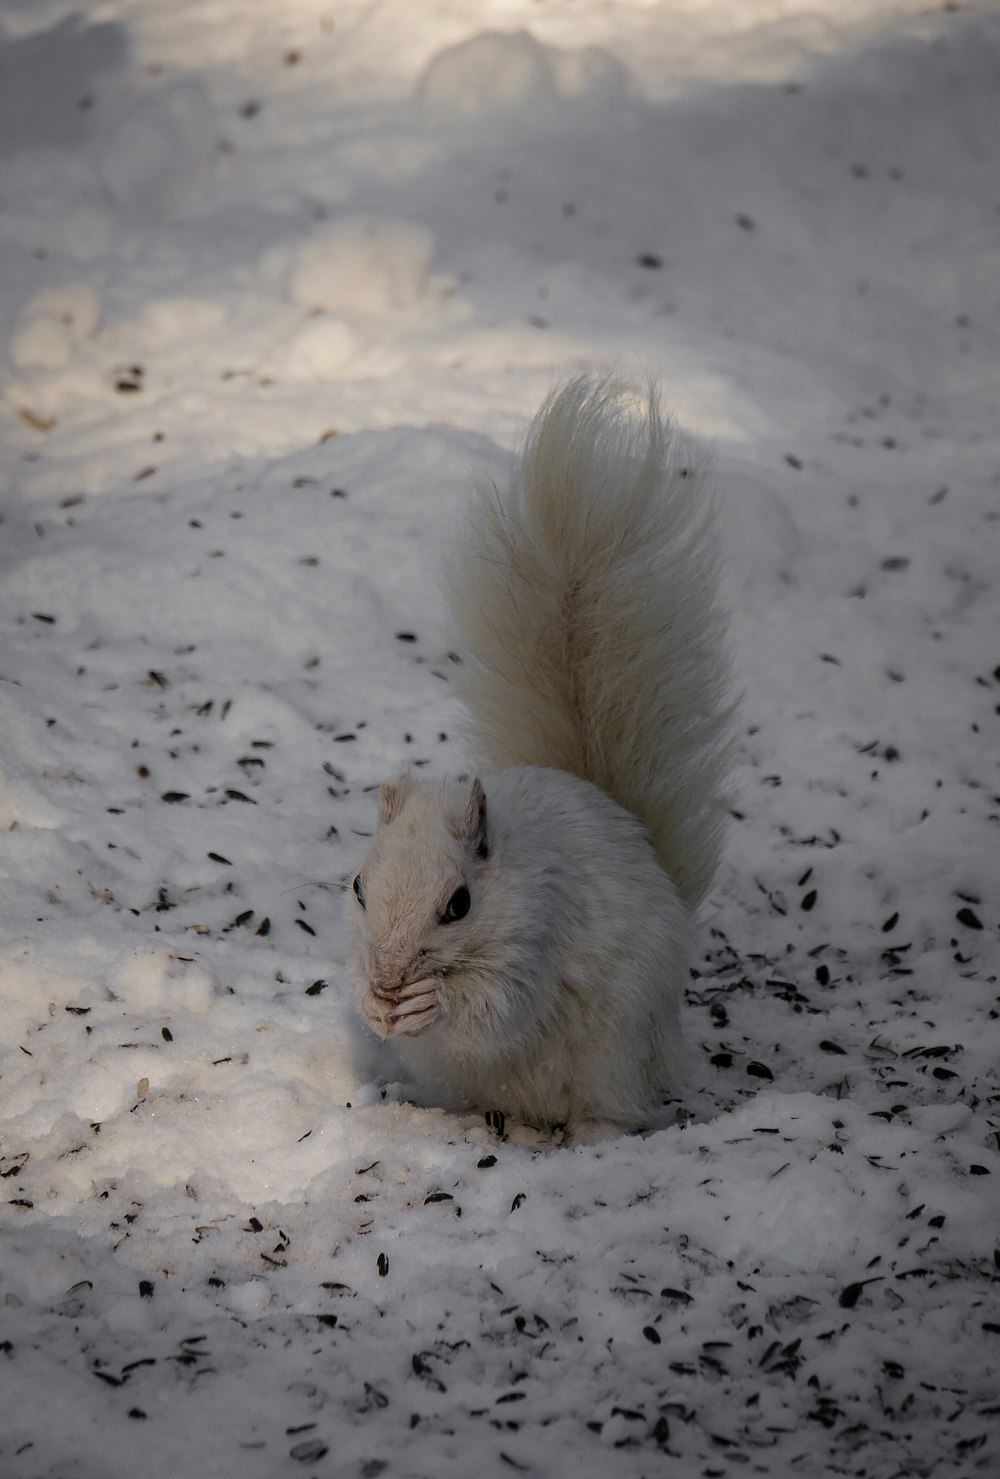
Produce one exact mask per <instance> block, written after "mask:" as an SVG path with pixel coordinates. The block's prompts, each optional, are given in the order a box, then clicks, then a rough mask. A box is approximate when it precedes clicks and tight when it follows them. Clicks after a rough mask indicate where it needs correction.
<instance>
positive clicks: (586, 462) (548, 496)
mask: <svg viewBox="0 0 1000 1479" xmlns="http://www.w3.org/2000/svg"><path fill="white" fill-rule="evenodd" d="M712 523H713V510H712V504H711V499H710V498H709V497H708V495H707V493H706V490H705V488H704V486H703V481H702V477H701V475H700V469H699V467H698V461H697V458H696V457H695V456H694V455H693V453H692V452H691V449H689V448H685V447H684V446H683V444H682V442H681V441H680V439H679V438H678V436H677V434H676V432H675V431H673V430H672V428H671V427H670V426H669V425H668V424H667V423H665V421H664V419H663V417H662V415H661V413H660V409H659V402H658V398H657V394H656V390H655V388H654V387H653V386H652V385H650V386H649V387H648V391H647V399H646V405H645V408H644V412H641V413H637V412H636V410H635V409H634V398H632V400H631V402H630V397H629V392H628V388H627V387H626V386H624V385H623V384H621V383H619V382H617V381H613V380H600V379H595V378H592V377H591V376H588V375H582V376H579V377H578V378H576V379H574V380H571V381H569V383H568V384H566V385H565V386H563V387H562V388H561V389H559V390H557V391H556V392H555V393H554V394H553V395H552V396H550V397H549V399H548V401H547V402H546V403H545V405H544V406H543V407H542V409H541V411H540V412H539V413H538V415H537V416H536V418H535V420H534V421H533V422H532V424H531V426H530V428H529V430H528V433H527V438H526V441H525V445H524V449H523V453H522V456H521V461H520V464H519V467H518V469H517V472H516V473H515V476H514V480H513V482H512V485H511V487H510V489H509V491H508V493H507V494H506V496H503V495H501V494H498V493H497V492H496V490H495V489H491V490H490V491H489V492H484V493H483V494H481V495H480V498H479V501H478V503H477V505H476V508H475V510H474V515H473V519H472V520H471V524H470V528H469V532H468V534H467V535H466V537H465V540H464V543H463V545H462V547H461V548H460V551H459V555H458V558H457V560H456V561H455V564H454V566H453V577H452V581H451V590H450V596H451V606H452V611H453V613H454V615H455V618H456V620H457V622H458V626H459V629H460V632H461V633H462V635H463V637H464V642H463V644H462V648H461V652H460V655H461V658H462V663H461V666H460V667H459V668H458V670H457V687H458V690H459V693H460V695H461V697H462V698H463V700H464V702H465V704H466V707H467V708H468V710H469V713H470V716H471V721H472V732H473V737H474V739H475V741H476V742H477V745H478V749H479V752H480V753H481V754H482V755H483V757H484V759H485V760H486V761H488V763H490V764H491V765H494V766H496V767H497V768H498V769H499V768H503V767H505V766H509V765H544V766H553V767H555V768H557V769H559V770H567V771H570V772H571V773H572V774H574V775H577V776H581V777H583V778H584V779H585V780H588V781H592V782H593V783H594V784H595V785H597V786H600V787H601V789H602V790H604V791H606V792H608V794H609V795H611V796H612V797H614V799H615V800H616V801H618V802H619V804H620V805H622V806H624V807H626V808H627V810H629V811H630V812H632V813H633V814H634V815H635V816H637V817H639V818H640V819H641V820H642V821H643V822H644V823H645V825H646V828H647V830H648V833H649V836H650V839H651V841H652V843H653V846H654V847H655V849H656V852H657V854H658V856H659V858H660V861H661V863H662V864H663V866H664V868H665V869H666V871H667V873H668V874H669V875H670V877H671V878H672V879H673V880H674V883H675V884H676V886H677V888H678V890H679V892H680V894H681V897H682V898H683V899H684V900H685V901H686V902H687V903H688V904H689V905H690V906H691V907H696V906H697V904H698V903H700V902H701V900H702V898H703V897H704V895H705V893H706V892H707V890H708V888H709V886H710V884H711V881H712V878H713V875H714V873H715V870H716V866H717V863H718V857H719V850H720V843H721V830H722V822H723V817H724V813H725V810H726V802H727V800H728V794H727V783H728V774H729V762H730V750H731V740H730V721H731V715H732V707H733V706H732V701H731V696H730V688H729V676H730V675H729V662H728V655H727V649H726V640H725V620H724V617H723V613H722V610H721V607H720V605H719V601H718V596H717V571H716V544H715V538H714V530H713V527H712Z"/></svg>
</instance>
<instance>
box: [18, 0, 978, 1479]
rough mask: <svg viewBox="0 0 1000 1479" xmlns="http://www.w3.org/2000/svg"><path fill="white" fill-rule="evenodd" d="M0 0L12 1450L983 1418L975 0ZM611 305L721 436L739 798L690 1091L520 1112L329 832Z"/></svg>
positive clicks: (103, 1466) (439, 653)
mask: <svg viewBox="0 0 1000 1479" xmlns="http://www.w3.org/2000/svg"><path fill="white" fill-rule="evenodd" d="M0 21H2V30H0V240H2V243H3V261H4V268H3V275H2V278H0V322H2V325H3V329H4V341H5V345H6V357H5V363H4V366H3V386H2V393H3V409H2V412H0V414H2V417H3V423H4V433H5V434H4V445H3V450H2V453H0V455H2V458H3V493H2V513H3V526H2V531H0V533H2V545H0V621H2V623H3V632H4V640H3V647H2V651H0V706H2V725H3V728H2V742H0V772H2V775H0V828H2V836H3V838H4V846H3V850H2V854H0V859H2V869H3V880H4V887H3V903H2V906H0V907H2V927H0V959H2V975H0V999H2V1003H3V1022H4V1031H3V1034H2V1039H3V1041H2V1045H0V1089H2V1118H0V1137H2V1138H0V1177H2V1188H3V1195H2V1201H0V1207H2V1211H0V1223H2V1232H0V1237H2V1242H0V1295H2V1319H0V1367H2V1372H3V1382H2V1388H0V1390H2V1393H3V1395H2V1401H0V1410H2V1417H0V1473H2V1475H3V1479H123V1476H125V1475H126V1474H128V1475H131V1474H134V1473H136V1472H141V1473H142V1474H143V1475H144V1476H146V1479H161V1476H167V1475H170V1476H174V1475H176V1474H190V1475H198V1476H223V1479H228V1476H230V1475H232V1476H237V1475H238V1476H247V1479H258V1476H259V1479H274V1476H276V1475H284V1474H290V1475H291V1474H295V1475H297V1474H302V1475H304V1476H306V1475H308V1476H313V1475H315V1476H317V1479H322V1476H327V1475H330V1476H336V1479H340V1476H345V1479H347V1476H350V1479H353V1476H369V1479H371V1476H376V1475H383V1474H384V1475H385V1476H386V1479H430V1476H434V1479H450V1476H454V1479H468V1476H470V1475H473V1474H481V1475H484V1476H492V1475H494V1474H497V1475H500V1474H506V1473H507V1472H513V1473H525V1474H533V1475H538V1476H554V1479H560V1476H563V1475H571V1476H573V1479H578V1476H581V1475H585V1476H588V1479H591V1476H592V1479H605V1476H619V1475H621V1476H628V1479H635V1476H647V1475H655V1474H661V1473H670V1474H676V1475H679V1476H683V1479H688V1476H702V1475H704V1476H726V1475H739V1474H744V1473H759V1474H769V1475H773V1476H775V1479H786V1476H791V1475H803V1476H813V1475H820V1474H822V1475H827V1474H850V1475H859V1476H860V1475H864V1476H867V1479H889V1476H893V1475H906V1476H911V1475H920V1476H923V1475H934V1476H938V1475H942V1476H943V1475H962V1476H965V1475H976V1474H983V1475H994V1474H996V1473H997V1472H998V1466H1000V1396H998V1390H1000V1293H998V1279H1000V1252H998V1251H997V1250H998V1245H1000V1203H998V1194H997V1193H998V1188H1000V1160H998V1156H997V1150H998V1144H1000V1085H998V1082H997V1063H998V1059H1000V1053H998V1042H1000V1020H998V1013H1000V986H998V974H1000V969H998V967H1000V960H998V949H997V934H998V926H1000V887H998V885H1000V862H998V857H1000V853H998V824H1000V772H998V764H997V756H998V745H997V729H998V724H1000V624H998V617H1000V602H998V594H997V590H998V582H997V569H998V561H1000V538H998V535H1000V471H998V469H1000V433H998V426H997V397H998V393H1000V372H998V365H1000V255H998V248H1000V241H998V234H1000V170H998V165H1000V91H998V89H997V85H996V84H997V76H998V64H1000V12H998V10H997V8H996V6H994V5H988V4H983V3H979V4H976V3H970V4H965V3H963V5H962V7H961V8H960V9H959V7H957V6H954V5H948V6H945V7H943V8H938V9H935V8H934V7H933V6H928V5H926V4H924V3H917V0H897V3H894V4H892V5H888V4H885V3H882V0H815V3H812V4H807V3H806V0H770V3H768V0H716V3H713V4H707V3H697V0H660V3H657V0H617V3H615V0H552V3H549V4H546V5H545V6H544V7H543V6H540V5H535V4H531V3H529V0H489V3H485V0H422V3H420V4H413V3H412V0H383V3H381V4H379V3H368V0H365V3H362V0H292V3H291V4H288V5H285V6H278V7H276V6H274V5H272V4H270V3H267V0H179V3H171V4H162V3H160V0H105V3H100V4H98V3H91V4H89V5H84V6H82V7H81V8H79V9H78V10H77V11H76V12H75V13H74V12H73V9H72V7H71V6H70V5H67V4H63V3H62V0H7V3H5V4H4V5H3V7H2V12H0ZM529 26H530V37H529V36H528V35H526V34H525V32H524V31H523V29H522V28H525V27H529ZM491 29H493V30H498V31H502V32H503V33H505V37H506V39H504V40H500V39H497V38H496V37H493V38H492V39H491V38H487V39H479V40H474V39H473V38H475V37H477V35H478V36H480V37H482V33H486V32H488V31H490V30H491ZM532 38H533V39H532ZM467 42H469V43H471V44H469V45H463V43H467ZM456 48H457V49H456ZM591 363H598V364H606V363H618V364H623V365H624V366H625V367H626V368H629V367H630V366H649V367H651V368H653V369H654V370H655V371H656V372H657V373H658V374H659V375H660V376H661V377H662V379H663V382H664V386H665V393H666V397H667V400H668V401H669V403H670V404H671V406H672V407H673V409H674V411H675V413H676V415H677V416H678V418H679V419H680V420H682V421H683V422H684V423H685V424H686V425H687V426H688V427H689V428H690V429H691V430H692V431H693V432H694V433H696V434H697V435H699V436H701V437H702V438H703V439H705V440H706V441H708V442H710V443H711V444H712V445H713V447H714V460H715V467H716V476H717V481H718V484H719V489H720V495H721V500H722V504H723V516H724V524H725V536H726V540H727V543H728V545H729V548H730V553H731V584H732V597H733V601H734V604H735V608H736V612H737V631H738V646H739V662H740V670H741V675H742V677H743V680H744V681H745V685H746V703H745V709H744V732H745V733H744V743H743V746H742V763H741V791H742V795H741V799H740V804H739V814H738V817H737V818H736V819H734V822H733V827H732V834H731V839H730V848H729V857H728V862H727V866H726V868H725V871H724V875H723V877H722V878H721V880H720V884H719V887H718V889H717V890H716V894H715V896H714V899H713V902H712V905H711V907H710V909H709V910H708V911H707V912H706V917H705V921H704V929H703V933H702V939H701V945H700V952H699V959H698V961H697V970H696V974H695V976H694V977H693V979H692V982H691V991H690V996H689V1003H688V1008H687V1013H686V1026H687V1032H688V1036H689V1039H690V1045H691V1054H692V1061H693V1065H694V1066H693V1076H694V1081H695V1089H694V1091H693V1093H692V1096H691V1101H690V1104H689V1108H690V1110H691V1111H692V1113H693V1115H694V1118H693V1121H692V1122H691V1123H690V1124H688V1125H687V1126H686V1127H685V1128H678V1127H677V1126H676V1125H675V1126H669V1125H666V1122H665V1126H666V1127H664V1128H661V1129H660V1130H659V1131H658V1132H656V1133H653V1134H651V1135H649V1136H648V1137H645V1138H633V1139H627V1140H623V1141H620V1142H617V1143H611V1144H608V1145H604V1146H601V1147H599V1148H595V1149H589V1150H580V1151H551V1150H532V1149H530V1148H525V1147H523V1146H520V1145H517V1144H513V1143H511V1142H509V1141H506V1142H501V1141H498V1140H497V1138H496V1136H495V1135H494V1134H492V1133H491V1131H490V1130H489V1129H488V1128H487V1126H486V1125H485V1124H484V1123H482V1122H481V1121H480V1120H477V1119H475V1118H474V1117H472V1116H469V1117H467V1118H465V1119H456V1118H454V1117H449V1116H447V1115H445V1114H443V1113H441V1112H439V1111H435V1110H424V1109H417V1108H415V1107H414V1106H413V1105H411V1104H409V1103H408V1102H407V1100H406V1095H405V1087H404V1086H402V1085H400V1084H399V1083H397V1082H395V1081H394V1080H395V1078H396V1071H395V1070H394V1068H393V1066H392V1064H391V1063H390V1062H388V1061H387V1060H386V1059H384V1058H382V1057H380V1056H379V1053H380V1052H382V1051H383V1050H382V1049H378V1048H377V1047H376V1045H375V1043H374V1041H373V1040H370V1039H366V1037H365V1036H364V1034H363V1032H362V1031H361V1029H360V1027H358V1026H357V1025H356V1023H355V1022H354V1020H353V1019H352V1016H351V1013H350V1012H349V1010H348V1008H347V1005H346V1001H345V995H344V990H343V953H344V941H343V935H342V930H341V926H340V890H341V886H342V883H343V881H344V879H345V878H347V877H350V875H351V870H352V864H353V863H354V862H355V861H356V859H357V858H358V856H359V855H360V853H361V852H363V850H364V840H363V839H364V835H365V834H366V832H367V831H368V830H369V829H370V827H371V824H372V808H373V802H372V796H371V790H372V788H373V787H374V786H375V785H376V784H377V782H378V781H379V780H380V779H381V778H382V777H384V776H385V775H386V774H387V773H388V772H389V771H390V770H391V769H392V767H393V766H394V765H396V764H398V762H399V760H400V759H401V758H403V757H409V758H411V759H413V760H415V761H416V763H418V764H420V763H422V762H423V763H430V764H435V765H440V766H448V765H452V766H457V764H458V763H459V758H460V755H461V749H460V744H459V742H458V741H457V740H456V739H455V738H453V734H454V726H455V723H456V718H457V715H456V713H455V711H454V708H453V706H452V704H451V702H450V700H449V696H448V689H447V652H448V646H449V635H448V630H447V626H446V624H445V621H444V616H443V612H442V608H441V601H440V594H439V581H438V575H437V572H438V571H439V569H440V562H441V560H442V557H443V552H444V551H445V550H446V548H447V540H448V537H449V534H450V531H451V529H452V527H453V525H454V523H455V521H456V520H457V519H458V518H459V517H460V516H461V510H462V507H463V504H464V502H465V499H466V497H467V493H468V489H469V487H470V485H471V483H472V482H473V480H474V479H475V478H477V477H484V476H485V477H490V476H500V475H502V472H503V468H504V465H505V460H506V457H507V454H508V451H509V448H510V447H511V446H512V445H513V443H514V441H515V439H516V435H517V432H518V429H519V427H520V426H521V424H522V422H523V419H524V417H525V416H526V415H527V414H528V413H529V412H530V411H531V410H532V409H533V408H534V407H535V405H536V404H537V403H538V401H539V400H540V399H541V396H542V395H543V393H544V392H545V390H546V389H547V388H548V387H549V386H550V385H551V383H552V382H553V380H554V378H555V377H556V375H557V374H559V373H561V372H564V371H566V370H568V369H571V368H576V367H578V366H580V365H581V364H591Z"/></svg>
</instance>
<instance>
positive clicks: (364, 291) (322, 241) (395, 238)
mask: <svg viewBox="0 0 1000 1479" xmlns="http://www.w3.org/2000/svg"><path fill="white" fill-rule="evenodd" d="M433 255H434V238H433V236H432V235H431V233H430V232H429V231H428V230H427V228H426V227H425V226H420V225H417V224H416V222H413V221H403V220H398V219H394V218H392V217H377V216H351V217H348V218H347V219H345V220H342V221H338V222H337V223H336V225H334V226H332V227H331V228H330V229H329V230H328V231H324V232H322V233H321V234H320V235H319V236H315V237H313V239H312V240H311V241H309V242H307V243H306V245H305V246H304V247H303V248H302V250H301V251H300V252H299V253H298V254H297V256H296V258H295V262H294V265H293V266H292V269H291V275H290V279H289V283H288V294H289V297H290V298H291V300H292V302H293V303H297V304H298V306H299V307H300V308H305V309H308V310H309V311H311V312H312V311H315V310H317V309H327V310H329V311H331V312H338V311H344V310H346V311H360V312H363V313H364V312H368V313H392V312H394V311H396V310H397V309H400V308H408V307H409V306H410V304H412V303H415V302H417V300H418V299H419V298H421V297H423V295H424V293H425V292H426V290H427V274H428V268H429V267H430V263H431V258H432V257H433Z"/></svg>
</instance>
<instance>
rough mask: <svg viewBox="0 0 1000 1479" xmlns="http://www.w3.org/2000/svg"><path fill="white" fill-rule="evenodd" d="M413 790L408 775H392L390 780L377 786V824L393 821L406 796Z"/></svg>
mask: <svg viewBox="0 0 1000 1479" xmlns="http://www.w3.org/2000/svg"><path fill="white" fill-rule="evenodd" d="M412 790H413V777H412V776H409V775H405V774H404V775H397V776H393V778H392V780H391V781H385V782H383V784H382V785H381V786H380V787H379V792H378V820H379V825H380V826H382V827H384V826H386V825H387V823H389V822H394V821H395V820H396V818H397V817H398V816H399V813H400V812H401V811H402V810H403V807H404V806H405V804H406V798H407V796H409V794H410V792H411V791H412Z"/></svg>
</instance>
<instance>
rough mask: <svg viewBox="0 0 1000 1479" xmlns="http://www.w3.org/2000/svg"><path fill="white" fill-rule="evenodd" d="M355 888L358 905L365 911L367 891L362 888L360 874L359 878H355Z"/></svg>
mask: <svg viewBox="0 0 1000 1479" xmlns="http://www.w3.org/2000/svg"><path fill="white" fill-rule="evenodd" d="M353 888H354V897H355V898H356V899H357V901H358V903H359V904H360V905H361V907H362V909H363V908H364V907H365V891H364V889H363V888H362V887H361V874H360V873H359V874H358V876H357V878H355V880H354V884H353Z"/></svg>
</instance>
